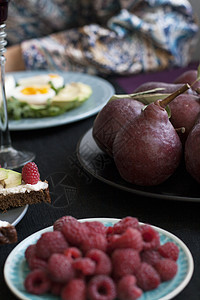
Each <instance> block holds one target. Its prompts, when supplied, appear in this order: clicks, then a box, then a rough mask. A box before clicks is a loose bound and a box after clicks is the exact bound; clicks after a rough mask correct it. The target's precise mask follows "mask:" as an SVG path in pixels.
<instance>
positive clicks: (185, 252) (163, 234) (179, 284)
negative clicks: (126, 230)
mask: <svg viewBox="0 0 200 300" xmlns="http://www.w3.org/2000/svg"><path fill="white" fill-rule="evenodd" d="M80 221H81V222H85V221H100V222H102V223H103V224H104V225H105V226H113V225H114V224H115V223H116V222H117V221H119V219H110V218H92V219H82V220H80ZM152 227H153V228H155V230H157V231H158V232H159V234H160V240H161V244H163V243H166V242H168V241H172V242H174V243H176V244H177V245H178V247H179V250H180V252H179V258H178V260H177V264H178V272H177V274H176V276H175V277H174V278H173V279H172V280H170V281H166V282H163V283H162V284H160V285H159V287H158V288H157V289H155V290H152V291H149V292H145V293H143V295H142V296H141V297H140V298H139V299H138V300H147V299H150V300H169V299H172V298H173V297H175V296H176V295H177V294H179V293H180V292H181V291H182V290H183V289H184V288H185V286H186V285H187V284H188V282H189V281H190V279H191V276H192V274H193V269H194V264H193V258H192V255H191V253H190V251H189V249H188V248H187V247H186V245H185V244H184V243H183V242H182V241H181V240H180V239H179V238H177V237H176V236H175V235H173V234H171V233H169V232H167V231H165V230H163V229H160V228H158V227H155V226H152ZM52 230H53V227H52V226H51V227H48V228H45V229H42V230H40V231H38V232H36V233H34V234H32V235H30V236H29V237H27V238H26V239H25V240H23V241H22V242H21V243H20V244H19V245H17V246H16V247H15V248H14V249H13V251H12V252H11V253H10V254H9V256H8V258H7V260H6V262H5V266H4V277H5V281H6V283H7V285H8V287H9V288H10V290H11V291H12V292H13V294H15V296H17V297H18V298H19V299H21V300H51V299H52V300H59V299H60V298H59V297H55V296H52V295H49V294H45V295H42V296H41V295H40V296H36V295H32V294H29V293H28V292H26V290H25V288H24V285H23V283H24V280H25V277H26V275H27V274H28V272H29V269H28V266H27V263H26V261H25V258H24V252H25V250H26V248H27V247H28V246H29V245H31V244H34V243H36V241H37V240H38V239H39V237H40V236H41V234H42V233H44V232H47V231H52Z"/></svg>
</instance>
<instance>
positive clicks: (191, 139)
mask: <svg viewBox="0 0 200 300" xmlns="http://www.w3.org/2000/svg"><path fill="white" fill-rule="evenodd" d="M185 165H186V169H187V171H188V173H189V174H190V175H191V176H192V177H193V178H194V179H196V181H198V182H199V183H200V116H199V117H198V120H197V122H196V124H195V125H194V127H193V128H192V130H191V131H190V133H189V135H188V137H187V140H186V143H185Z"/></svg>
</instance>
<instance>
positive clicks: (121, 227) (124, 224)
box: [107, 217, 139, 234]
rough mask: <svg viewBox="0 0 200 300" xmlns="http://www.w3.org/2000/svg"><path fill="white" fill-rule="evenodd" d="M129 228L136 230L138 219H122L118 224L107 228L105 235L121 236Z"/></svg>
mask: <svg viewBox="0 0 200 300" xmlns="http://www.w3.org/2000/svg"><path fill="white" fill-rule="evenodd" d="M129 227H131V228H135V229H138V227H139V222H138V219H137V218H133V217H126V218H123V219H121V220H120V221H119V222H117V223H115V224H114V226H113V227H108V228H107V234H121V233H123V232H124V231H126V229H127V228H129Z"/></svg>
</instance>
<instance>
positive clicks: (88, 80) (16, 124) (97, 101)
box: [8, 71, 115, 131]
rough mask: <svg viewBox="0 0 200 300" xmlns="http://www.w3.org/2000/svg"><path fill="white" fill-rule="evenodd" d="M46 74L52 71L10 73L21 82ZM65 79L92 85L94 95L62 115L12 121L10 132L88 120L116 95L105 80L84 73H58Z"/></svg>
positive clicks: (65, 80) (66, 81) (68, 81)
mask: <svg viewBox="0 0 200 300" xmlns="http://www.w3.org/2000/svg"><path fill="white" fill-rule="evenodd" d="M45 73H52V71H25V72H15V73H8V74H11V75H13V76H14V78H15V80H16V81H17V80H19V78H22V77H31V76H36V75H41V74H45ZM56 74H59V75H61V76H63V77H64V82H65V84H66V83H70V82H82V83H85V84H88V85H90V87H91V88H92V95H91V96H90V98H89V99H88V100H87V101H85V102H84V103H83V104H82V105H81V106H79V107H77V108H75V109H72V110H70V111H68V112H66V113H64V114H62V115H59V116H55V117H48V118H34V119H33V118H32V119H31V118H29V119H21V120H10V121H9V129H10V130H13V131H14V130H30V129H41V128H48V127H54V126H60V125H63V124H68V123H72V122H75V121H79V120H82V119H85V118H88V117H90V116H92V115H94V114H96V113H98V112H99V111H100V110H101V109H102V107H103V106H104V105H105V104H106V103H107V102H108V100H109V99H110V97H111V96H113V94H114V92H115V91H114V88H113V86H112V85H111V84H110V83H109V82H108V81H106V80H105V79H103V78H100V77H97V76H92V75H88V74H83V73H76V72H57V71H56Z"/></svg>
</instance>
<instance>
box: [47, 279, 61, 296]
mask: <svg viewBox="0 0 200 300" xmlns="http://www.w3.org/2000/svg"><path fill="white" fill-rule="evenodd" d="M63 287H64V284H63V283H60V282H53V281H52V282H51V287H50V292H51V294H53V295H55V296H60V295H61V291H62V289H63Z"/></svg>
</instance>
